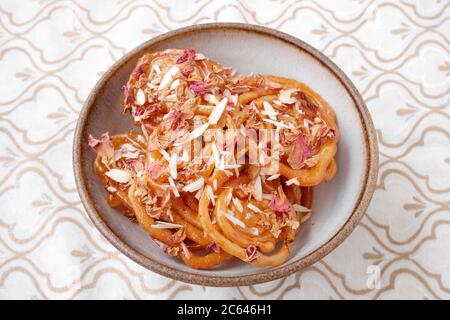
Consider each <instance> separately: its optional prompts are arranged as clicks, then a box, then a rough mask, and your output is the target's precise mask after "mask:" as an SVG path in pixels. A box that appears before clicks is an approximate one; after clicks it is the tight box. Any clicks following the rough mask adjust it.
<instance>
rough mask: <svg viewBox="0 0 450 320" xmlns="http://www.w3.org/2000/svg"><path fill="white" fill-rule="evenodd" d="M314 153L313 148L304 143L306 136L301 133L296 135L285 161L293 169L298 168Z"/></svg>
mask: <svg viewBox="0 0 450 320" xmlns="http://www.w3.org/2000/svg"><path fill="white" fill-rule="evenodd" d="M313 155H314V151H313V149H312V148H311V147H310V146H309V145H308V144H307V143H306V138H305V137H304V135H303V134H300V135H298V137H297V139H295V141H294V143H293V145H292V149H291V152H290V154H289V157H288V159H287V162H288V163H289V165H290V166H291V167H292V169H294V170H299V169H301V168H302V167H303V166H304V162H305V160H306V159H309V158H310V157H312V156H313Z"/></svg>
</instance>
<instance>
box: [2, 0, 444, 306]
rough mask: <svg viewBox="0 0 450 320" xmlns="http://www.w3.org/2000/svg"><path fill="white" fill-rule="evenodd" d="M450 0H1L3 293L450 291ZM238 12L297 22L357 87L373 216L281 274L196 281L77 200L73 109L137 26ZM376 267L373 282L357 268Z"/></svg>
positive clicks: (150, 295) (404, 294) (138, 32)
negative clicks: (166, 271)
mask: <svg viewBox="0 0 450 320" xmlns="http://www.w3.org/2000/svg"><path fill="white" fill-rule="evenodd" d="M449 17H450V3H449V1H448V0H436V1H433V0H417V1H413V0H400V1H385V0H377V1H364V0H359V1H350V0H342V1H291V0H278V1H266V0H264V1H244V0H241V1H233V0H229V1H208V0H196V1H184V0H179V1H162V0H159V1H156V0H155V1H143V0H138V1H125V0H124V1H119V0H111V1H106V0H104V1H88V0H76V1H67V0H62V1H50V0H49V1H44V0H39V1H37V0H36V1H16V0H14V1H13V0H2V1H0V298H3V299H6V298H27V299H28V298H30V299H45V298H58V299H72V298H75V299H83V298H88V299H93V298H126V299H135V298H143V299H156V298H161V299H172V298H196V299H197V298H198V299H201V298H236V299H241V298H279V299H283V298H290V299H299V298H325V299H328V298H332V299H342V298H371V299H372V298H418V299H422V298H447V299H448V298H450V212H449V203H450V144H449V139H450V134H449V129H448V128H449V127H450V115H449V113H450V110H449V109H450V108H449V100H450V95H449V84H450V80H449V78H450V57H449V37H450V18H449ZM214 21H236V22H248V23H253V24H261V25H266V26H269V27H272V28H276V29H279V30H282V31H284V32H287V33H290V34H292V35H294V36H297V37H299V38H301V39H303V40H305V41H307V42H309V43H310V44H312V45H313V46H315V47H317V48H319V49H320V50H322V51H323V52H325V54H327V55H328V56H329V57H331V58H332V59H333V60H334V61H335V62H336V63H337V64H338V65H339V66H340V67H341V68H342V69H343V70H344V71H345V72H346V73H347V74H348V75H349V76H350V77H351V78H352V80H353V81H354V83H355V84H356V85H357V87H358V88H359V90H360V91H361V93H362V94H363V96H364V98H365V100H366V102H367V104H368V107H369V109H370V112H371V114H372V117H373V120H374V123H375V126H376V128H377V130H378V135H379V141H380V176H379V181H378V186H377V190H376V192H375V195H374V198H373V201H372V203H371V205H370V208H369V210H368V213H367V215H366V216H365V217H364V219H363V220H362V222H361V224H360V225H359V226H358V227H357V229H356V230H355V231H354V232H353V234H352V235H351V236H350V237H349V238H348V239H347V240H346V241H345V242H344V243H343V244H342V245H341V246H340V247H339V248H338V249H336V250H335V251H333V252H332V253H331V254H330V255H329V256H327V257H326V258H325V259H323V260H322V261H320V262H318V263H316V264H315V265H313V266H311V267H310V268H308V269H306V270H305V271H303V272H301V273H298V274H296V275H293V276H291V277H289V278H287V279H283V280H278V281H274V282H271V283H267V284H263V285H257V286H251V287H241V288H206V287H200V286H193V285H188V284H184V283H179V282H176V281H172V280H170V279H166V278H163V277H161V276H158V275H156V274H154V273H152V272H149V271H147V270H145V269H143V268H141V267H139V266H138V265H136V264H135V263H133V262H131V261H130V260H129V259H127V258H126V257H124V256H123V255H122V254H120V253H118V252H117V251H116V250H115V249H114V248H113V247H112V246H111V245H109V244H108V243H107V242H106V241H105V240H104V239H103V238H102V237H101V236H100V234H99V233H98V232H97V230H96V229H95V228H94V227H93V226H92V224H91V222H90V221H89V219H88V218H87V216H86V214H85V212H84V210H83V208H82V205H81V203H80V201H79V198H78V195H77V192H76V189H75V184H74V179H73V174H72V162H71V145H72V135H73V132H74V127H75V122H76V120H77V115H78V112H79V110H80V108H81V106H82V103H83V101H84V100H85V98H86V97H87V95H88V94H89V91H90V90H91V88H92V87H93V85H94V84H95V82H96V81H97V79H98V78H99V76H100V75H101V74H102V73H103V72H104V71H105V70H106V69H107V68H108V67H109V66H110V65H112V64H113V62H114V61H115V60H116V59H118V58H119V57H121V56H122V55H123V54H124V53H125V52H127V51H129V50H130V49H132V48H133V47H135V46H137V45H138V44H140V43H141V42H143V41H145V40H146V39H148V38H150V37H153V36H155V35H157V34H160V33H163V32H165V31H167V30H170V29H175V28H178V27H181V26H186V25H191V24H197V23H205V22H214ZM372 264H375V265H378V266H380V268H381V269H380V270H381V282H380V289H374V290H372V289H368V288H367V284H366V282H367V277H368V274H367V267H368V266H369V265H372Z"/></svg>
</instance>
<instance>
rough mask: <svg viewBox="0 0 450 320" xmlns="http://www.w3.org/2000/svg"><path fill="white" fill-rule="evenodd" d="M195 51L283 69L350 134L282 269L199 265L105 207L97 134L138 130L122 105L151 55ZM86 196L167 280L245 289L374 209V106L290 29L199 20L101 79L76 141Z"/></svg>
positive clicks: (331, 243) (109, 229) (107, 227)
mask: <svg viewBox="0 0 450 320" xmlns="http://www.w3.org/2000/svg"><path fill="white" fill-rule="evenodd" d="M185 47H190V48H194V49H196V50H197V51H198V52H201V53H203V54H205V55H206V56H208V57H210V58H211V59H214V60H216V61H218V62H220V63H222V64H223V65H225V66H232V67H235V68H236V69H237V70H238V72H239V73H240V74H248V73H251V72H254V73H261V74H274V75H280V76H285V77H291V78H294V79H297V80H300V81H302V82H304V83H306V84H307V85H308V86H310V87H311V88H312V89H314V90H315V91H316V92H318V93H319V94H320V95H321V96H322V97H323V98H325V99H326V100H327V101H328V102H329V104H330V105H331V106H332V107H333V109H334V110H335V111H336V114H337V122H338V125H339V128H340V131H341V140H340V142H339V145H338V152H337V158H336V161H337V167H338V171H337V175H336V176H335V178H334V179H333V180H332V181H331V182H328V183H323V184H321V185H320V186H318V187H316V188H315V195H314V205H313V216H312V218H311V219H310V220H309V221H308V222H307V224H306V225H305V226H304V227H303V228H302V230H301V232H300V234H299V236H298V237H297V239H296V240H295V243H294V247H293V250H292V253H291V256H290V258H289V260H288V261H286V262H285V263H284V264H283V265H280V266H278V267H274V268H257V267H254V266H252V265H249V264H246V263H242V262H240V261H238V260H237V259H232V261H229V262H227V263H225V264H223V265H222V266H220V267H219V268H216V269H213V270H193V269H190V268H189V267H187V266H186V265H184V264H183V263H182V262H181V261H179V260H177V259H173V258H171V257H169V256H167V255H166V254H164V253H163V252H161V250H160V249H159V248H158V247H157V246H156V244H155V243H154V242H153V241H152V240H151V239H150V238H149V237H148V235H147V234H146V233H145V231H144V230H142V229H141V228H140V227H139V225H137V224H135V223H133V222H131V221H130V220H128V219H127V218H126V217H124V216H123V215H122V214H119V213H118V212H116V211H115V210H114V209H112V208H110V207H109V206H108V204H107V203H106V197H105V196H106V191H105V190H104V188H103V186H102V184H101V183H100V181H99V179H98V178H97V176H96V174H95V172H94V168H93V161H94V156H95V155H94V152H92V150H90V148H89V147H88V145H87V139H88V135H89V134H93V135H94V136H99V135H100V134H101V133H103V132H105V131H109V132H110V134H116V133H122V132H126V131H128V130H129V129H130V128H132V127H133V125H132V122H131V119H130V117H128V116H126V115H123V114H122V109H121V108H120V104H121V99H122V92H121V89H120V88H121V86H122V85H123V84H124V83H125V82H126V80H127V78H128V75H129V74H130V72H131V70H132V69H133V67H134V65H135V63H136V61H137V59H138V58H139V57H140V56H141V55H142V54H144V53H146V52H151V51H158V50H163V49H167V48H185ZM73 161H74V170H75V178H76V183H77V186H78V191H79V194H80V197H81V200H82V202H83V204H84V207H85V208H86V211H87V213H88V215H89V216H90V218H91V219H92V221H93V223H94V224H95V226H96V227H97V228H98V229H99V231H100V232H101V233H102V234H103V235H104V236H105V237H106V238H107V239H108V240H109V241H110V242H111V243H112V244H113V245H114V246H115V247H116V248H117V249H118V250H120V251H121V252H122V253H124V254H125V255H127V256H128V257H130V258H131V259H132V260H134V261H135V262H137V263H139V264H140V265H142V266H144V267H146V268H148V269H150V270H152V271H155V272H157V273H160V274H162V275H164V276H167V277H170V278H173V279H176V280H180V281H185V282H190V283H194V284H201V285H209V286H242V285H250V284H256V283H261V282H266V281H271V280H274V279H278V278H281V277H286V276H288V275H290V274H292V273H294V272H297V271H299V270H302V269H303V268H305V267H307V266H309V265H311V264H312V263H314V262H316V261H318V260H319V259H321V258H323V257H324V256H325V255H327V254H328V253H330V252H331V251H332V250H333V249H335V248H336V247H337V246H338V245H339V244H340V243H341V242H342V241H344V239H345V238H347V236H348V235H349V234H350V233H351V232H352V231H353V229H354V228H355V227H356V225H357V224H358V222H359V221H360V219H361V217H362V216H363V215H364V212H365V211H366V209H367V206H368V205H369V201H370V199H371V197H372V194H373V191H374V187H375V183H376V178H377V171H378V150H377V141H376V136H375V131H374V127H373V124H372V121H371V119H370V115H369V112H368V110H367V108H366V106H365V104H364V101H363V100H362V98H361V96H360V94H359V93H358V91H357V90H356V88H355V86H354V85H353V84H352V83H351V81H350V80H349V78H348V77H347V76H346V75H345V74H344V73H343V72H342V71H341V70H340V69H339V68H338V67H337V66H336V65H335V64H334V63H333V62H331V61H330V60H329V59H328V58H327V57H325V56H324V55H323V54H322V53H321V52H319V51H318V50H316V49H314V48H313V47H311V46H310V45H308V44H306V43H305V42H303V41H301V40H299V39H297V38H294V37H292V36H289V35H287V34H284V33H281V32H278V31H275V30H272V29H268V28H263V27H259V26H253V25H246V24H234V23H214V24H204V25H196V26H190V27H187V28H183V29H178V30H174V31H171V32H169V33H166V34H163V35H161V36H158V37H155V38H153V39H151V40H149V41H147V42H145V43H144V44H142V45H140V46H139V47H137V48H136V49H134V50H133V51H131V52H130V53H128V54H127V55H125V56H124V57H123V58H122V59H120V60H119V61H118V62H117V63H116V64H114V65H113V66H112V67H111V68H110V69H109V70H108V72H106V73H105V74H104V76H103V77H102V78H101V79H100V81H99V82H98V83H97V85H96V86H95V87H94V89H93V90H92V93H91V94H90V95H89V98H88V99H87V101H86V104H85V105H84V108H83V110H82V111H81V114H80V118H79V120H78V125H77V130H76V132H75V141H74V147H73Z"/></svg>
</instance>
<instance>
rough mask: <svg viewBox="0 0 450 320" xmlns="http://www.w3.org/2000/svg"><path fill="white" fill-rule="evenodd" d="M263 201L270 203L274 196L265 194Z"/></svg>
mask: <svg viewBox="0 0 450 320" xmlns="http://www.w3.org/2000/svg"><path fill="white" fill-rule="evenodd" d="M263 199H264V200H269V201H270V200H272V199H273V194H271V193H263Z"/></svg>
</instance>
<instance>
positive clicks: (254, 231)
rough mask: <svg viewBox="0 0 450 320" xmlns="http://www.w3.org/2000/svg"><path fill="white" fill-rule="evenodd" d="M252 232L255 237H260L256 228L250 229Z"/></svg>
mask: <svg viewBox="0 0 450 320" xmlns="http://www.w3.org/2000/svg"><path fill="white" fill-rule="evenodd" d="M250 232H251V233H252V234H253V235H255V236H259V229H258V228H256V227H252V228H251V229H250Z"/></svg>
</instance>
